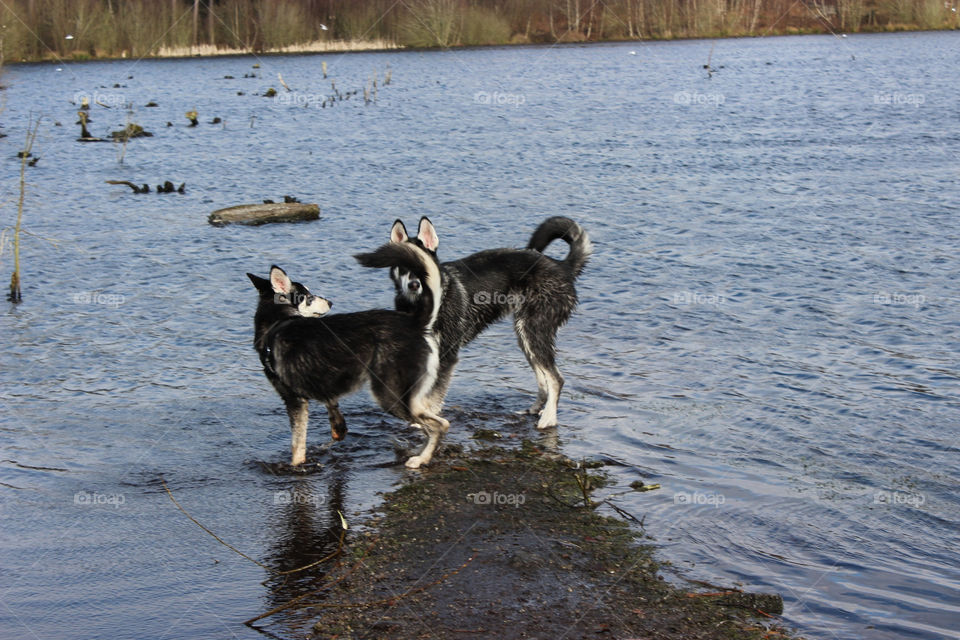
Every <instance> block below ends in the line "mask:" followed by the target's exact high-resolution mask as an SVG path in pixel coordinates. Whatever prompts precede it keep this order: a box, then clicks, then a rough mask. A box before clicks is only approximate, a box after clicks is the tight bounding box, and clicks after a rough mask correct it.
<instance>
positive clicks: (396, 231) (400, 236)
mask: <svg viewBox="0 0 960 640" xmlns="http://www.w3.org/2000/svg"><path fill="white" fill-rule="evenodd" d="M409 237H410V236H408V235H407V228H406V227H405V226H403V221H402V220H399V219H398V220H397V221H396V222H394V223H393V227H391V229H390V242H406V241H407V239H408V238H409Z"/></svg>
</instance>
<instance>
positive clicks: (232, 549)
mask: <svg viewBox="0 0 960 640" xmlns="http://www.w3.org/2000/svg"><path fill="white" fill-rule="evenodd" d="M160 483H161V484H162V485H163V490H164V491H166V492H167V495H168V496H170V499H171V500H172V501H173V504H175V505H176V506H177V509H180V511H182V512H183V515H185V516H187V517H188V518H190V522H192V523H193V524H195V525H197V526H198V527H200V528H201V529H203V530H204V531H206V532H207V533H209V534H210V535H211V536H213V539H214V540H216V541H217V542H219V543H220V544H222V545H223V546H225V547H226V548H228V549H230V550H231V551H233V552H234V553H236V554H237V555H239V556H242V557H244V558H246V559H247V560H249V561H250V562H252V563H253V564H255V565H257V566H258V567H263V568H264V569H266V570H267V571H269V572H271V573H273V569H271V568H270V567H268V566H267V565H265V564H263V563H262V562H259V561H257V560H254V559H253V558H251V557H250V556H248V555H247V554H245V553H244V552H243V551H240V550H239V549H237V548H236V547H234V546H232V545H230V544H229V543H227V542H224V541H223V539H222V538H220V536H218V535H217V534H215V533H214V532H213V531H210V529H207V528H206V527H205V526H203V525H202V524H200V523H199V522H197V519H196V518H194V517H193V516H192V515H190V514H189V513H187V510H186V509H184V508H183V507H181V506H180V503H179V502H177V499H176V498H174V497H173V494H172V493H170V487H168V486H167V481H166V480H164V479H163V478H160Z"/></svg>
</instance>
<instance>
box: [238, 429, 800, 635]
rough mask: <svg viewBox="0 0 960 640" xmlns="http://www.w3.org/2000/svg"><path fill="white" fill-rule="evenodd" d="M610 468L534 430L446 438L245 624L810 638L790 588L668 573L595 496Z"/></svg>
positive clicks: (637, 534) (337, 531)
mask: <svg viewBox="0 0 960 640" xmlns="http://www.w3.org/2000/svg"><path fill="white" fill-rule="evenodd" d="M477 435H478V436H479V435H482V434H481V433H480V432H478V434H477ZM471 449H473V448H472V447H471ZM598 466H600V465H599V464H598V463H590V462H586V463H580V464H578V463H576V462H575V461H573V460H570V459H568V458H566V457H564V456H562V455H558V454H557V453H556V452H553V451H548V450H545V449H543V448H542V447H540V446H538V445H537V444H534V443H532V442H530V441H524V442H523V443H522V444H521V445H520V446H519V447H516V445H513V446H496V445H493V446H491V445H479V447H478V448H476V449H474V450H471V451H469V452H467V451H464V450H463V449H458V448H457V447H451V446H448V447H447V448H446V450H445V451H444V452H443V453H442V454H441V456H440V458H439V459H436V460H435V463H434V464H432V465H431V466H430V467H429V469H427V470H426V471H424V472H422V473H420V474H419V475H418V476H417V477H409V478H407V480H406V481H405V482H403V483H402V485H401V486H400V487H399V488H398V489H395V490H392V491H390V492H389V493H387V494H386V495H385V496H384V503H383V505H382V507H380V508H379V509H377V514H376V515H373V516H372V517H370V518H368V519H365V521H364V522H363V524H362V526H361V527H360V530H359V531H358V530H357V528H356V527H355V526H351V527H350V531H346V529H343V528H341V527H336V526H335V527H334V528H332V529H331V530H330V533H329V536H328V542H329V544H328V546H327V547H324V548H323V549H322V550H318V551H317V554H318V555H323V554H325V555H323V559H322V560H321V561H320V562H319V563H316V562H315V563H314V566H313V567H311V569H312V571H313V573H312V574H311V575H305V576H303V577H302V578H301V579H300V580H299V582H298V583H297V584H296V586H295V588H291V587H290V584H291V583H288V582H286V581H282V582H280V581H278V582H277V583H275V584H276V587H275V592H274V594H273V597H272V598H271V600H270V603H269V604H270V605H276V606H273V608H271V609H270V610H269V611H264V612H262V613H259V614H258V615H256V616H255V617H253V618H251V619H249V620H247V621H246V623H245V624H247V625H251V626H253V627H254V628H257V629H258V630H261V631H264V632H268V631H269V630H270V629H271V625H276V624H279V625H281V626H280V627H279V628H283V629H285V630H286V631H293V632H294V633H295V635H297V636H298V637H308V638H342V639H350V640H361V639H364V638H370V639H374V638H397V639H411V640H412V639H414V638H425V637H431V638H434V637H440V638H453V637H478V638H479V637H483V638H502V639H503V640H520V639H521V638H561V637H568V638H587V637H589V638H594V637H597V638H601V637H603V638H658V639H659V640H771V639H777V640H791V639H792V638H798V636H797V635H796V634H795V633H794V632H793V631H791V630H790V629H788V628H786V627H785V626H784V621H783V619H782V618H781V617H780V616H781V614H782V612H783V600H782V598H781V597H780V596H779V595H776V594H763V593H750V592H745V591H742V590H740V589H738V588H735V587H731V586H726V587H725V586H717V585H713V584H709V583H705V582H701V581H697V580H689V579H682V578H680V579H679V582H678V583H673V582H671V581H667V580H665V579H664V577H663V571H664V570H665V569H666V566H665V565H664V564H663V563H661V562H659V561H658V560H657V559H656V557H655V555H656V554H655V548H654V546H652V545H651V544H650V542H648V541H647V534H646V532H645V531H644V527H643V524H642V521H639V520H637V519H636V517H635V516H632V515H631V514H629V513H627V512H626V511H623V510H622V509H620V508H618V507H616V505H614V504H613V503H612V502H610V498H608V499H606V500H602V501H599V502H598V501H596V500H595V493H594V491H595V490H596V489H598V488H600V487H603V486H605V485H606V484H607V481H608V477H607V476H606V475H605V474H604V473H603V470H602V469H599V468H597V467H598ZM640 484H642V483H640ZM648 488H649V489H656V488H657V486H656V485H651V486H649V487H648ZM604 504H606V505H609V506H610V507H611V511H610V512H609V513H610V515H605V514H604V513H603V512H602V511H601V506H602V505H604ZM334 507H337V505H331V508H334ZM298 508H301V507H298ZM302 508H303V509H306V508H307V507H302ZM614 512H616V513H614ZM617 514H619V516H618V517H615V516H617ZM338 515H339V511H333V513H331V518H332V521H334V522H336V521H337V519H338ZM304 517H305V516H304ZM630 520H632V521H633V524H630V522H629V521H630ZM340 521H341V523H342V522H343V520H342V516H340ZM343 526H344V527H345V526H346V525H345V524H343ZM345 534H346V535H345ZM298 561H299V560H298ZM278 575H279V574H278ZM425 621H429V622H428V623H427V624H425ZM281 635H283V634H281ZM287 635H289V634H287Z"/></svg>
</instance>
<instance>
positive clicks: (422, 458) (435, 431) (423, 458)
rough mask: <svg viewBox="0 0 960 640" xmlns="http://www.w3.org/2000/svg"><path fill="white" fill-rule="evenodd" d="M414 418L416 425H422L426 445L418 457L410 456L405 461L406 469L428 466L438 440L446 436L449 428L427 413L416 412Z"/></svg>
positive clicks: (446, 424) (439, 419) (436, 417)
mask: <svg viewBox="0 0 960 640" xmlns="http://www.w3.org/2000/svg"><path fill="white" fill-rule="evenodd" d="M415 418H416V420H417V423H418V424H420V425H422V426H423V430H424V431H425V432H426V433H427V444H426V445H425V446H424V447H423V451H421V452H420V453H419V455H415V456H411V457H410V458H409V459H407V462H406V466H407V468H408V469H419V468H420V465H424V464H429V463H430V459H431V458H433V452H434V451H435V450H436V448H437V445H438V444H440V439H441V438H443V436H444V435H446V433H447V429H449V428H450V423H449V422H447V421H446V420H444V419H443V418H441V417H440V416H438V415H436V414H433V413H430V412H429V411H421V412H418V413H417V415H415Z"/></svg>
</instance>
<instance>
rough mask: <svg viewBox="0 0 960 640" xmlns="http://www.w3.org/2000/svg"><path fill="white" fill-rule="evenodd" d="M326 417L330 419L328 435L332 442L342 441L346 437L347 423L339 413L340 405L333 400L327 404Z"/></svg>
mask: <svg viewBox="0 0 960 640" xmlns="http://www.w3.org/2000/svg"><path fill="white" fill-rule="evenodd" d="M327 417H328V418H330V435H331V436H332V437H333V439H334V440H343V439H344V438H346V437H347V421H346V420H344V419H343V414H342V413H340V404H339V403H338V402H337V401H336V400H334V401H332V402H328V403H327Z"/></svg>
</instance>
